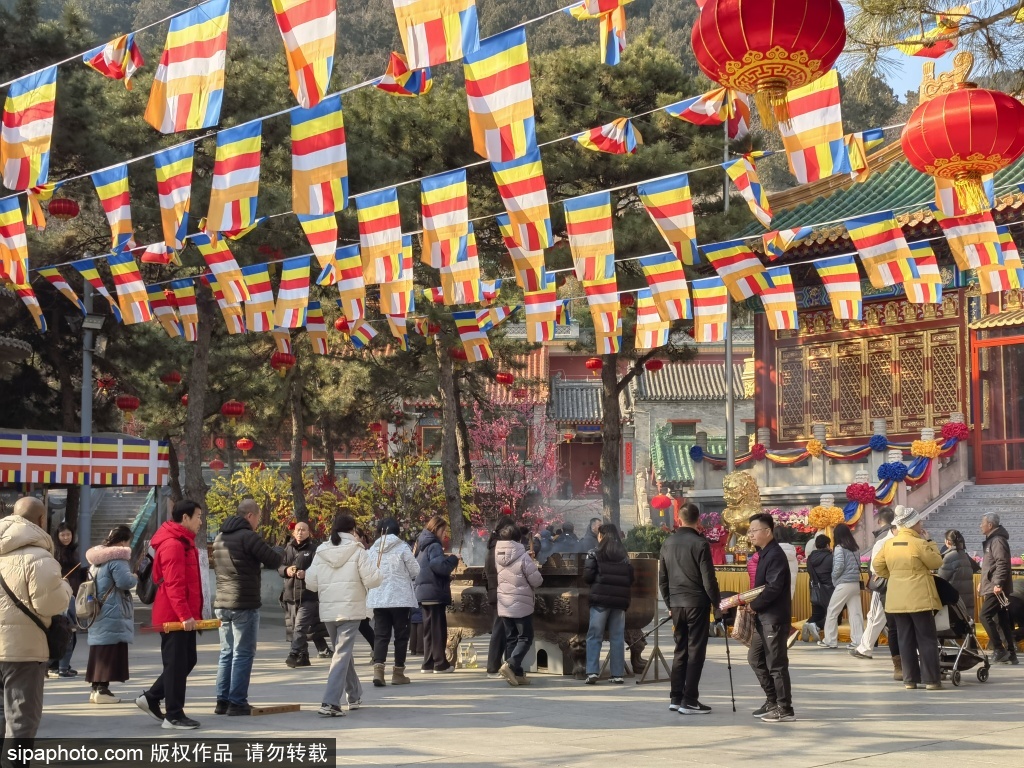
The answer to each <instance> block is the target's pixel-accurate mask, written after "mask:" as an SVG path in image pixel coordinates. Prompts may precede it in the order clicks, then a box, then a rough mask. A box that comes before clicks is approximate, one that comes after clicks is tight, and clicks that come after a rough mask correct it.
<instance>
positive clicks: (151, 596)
mask: <svg viewBox="0 0 1024 768" xmlns="http://www.w3.org/2000/svg"><path fill="white" fill-rule="evenodd" d="M155 558H156V550H155V549H153V548H152V547H150V548H149V549H148V550H147V551H146V554H144V555H143V556H142V560H140V561H139V570H138V571H137V573H136V575H137V576H138V577H139V583H138V585H136V587H135V594H136V595H138V597H139V602H140V603H142V604H143V605H152V604H153V601H154V600H156V589H157V587H159V586H160V585H161V584H162V583H163V581H164V580H163V579H160V581H153V561H154V559H155Z"/></svg>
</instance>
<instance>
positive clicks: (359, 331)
mask: <svg viewBox="0 0 1024 768" xmlns="http://www.w3.org/2000/svg"><path fill="white" fill-rule="evenodd" d="M348 335H349V338H350V339H351V340H352V346H353V347H355V348H356V349H364V348H365V347H366V345H367V344H369V343H370V342H371V341H373V339H374V338H375V337H376V336H377V332H376V331H375V330H373V326H371V325H370V324H369V323H368V322H366V321H365V320H356V321H355V322H354V323H352V326H351V329H350V330H349V334H348Z"/></svg>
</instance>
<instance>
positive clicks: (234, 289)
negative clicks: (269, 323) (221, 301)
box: [192, 232, 249, 304]
mask: <svg viewBox="0 0 1024 768" xmlns="http://www.w3.org/2000/svg"><path fill="white" fill-rule="evenodd" d="M192 242H193V243H195V245H196V247H197V248H199V252H200V253H201V254H202V255H203V259H204V260H205V261H206V265H207V266H208V267H209V268H210V271H211V272H213V275H214V277H215V278H216V279H217V282H218V283H219V284H220V286H221V289H222V290H223V291H224V298H225V299H226V300H227V301H228V303H229V304H241V303H242V302H243V301H248V300H249V290H248V289H247V288H246V287H245V278H244V277H242V271H241V270H240V269H239V268H238V262H237V261H235V257H234V256H233V255H232V253H231V249H230V248H228V244H227V243H225V242H224V241H223V240H217V241H214V240H212V239H211V237H210V236H209V235H208V234H206V233H204V232H199V233H197V234H196V235H194V236H193V238H192Z"/></svg>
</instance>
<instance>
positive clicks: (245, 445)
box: [235, 437, 256, 456]
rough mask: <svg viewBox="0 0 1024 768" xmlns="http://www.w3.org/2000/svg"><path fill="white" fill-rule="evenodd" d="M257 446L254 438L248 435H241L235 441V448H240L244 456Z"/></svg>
mask: <svg viewBox="0 0 1024 768" xmlns="http://www.w3.org/2000/svg"><path fill="white" fill-rule="evenodd" d="M255 446H256V443H254V442H253V441H252V439H251V438H248V437H241V438H239V439H238V440H237V441H236V442H235V448H237V449H238V450H240V451H241V452H242V455H243V456H248V455H249V451H251V450H252V449H253V448H254V447H255Z"/></svg>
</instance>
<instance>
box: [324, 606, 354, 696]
mask: <svg viewBox="0 0 1024 768" xmlns="http://www.w3.org/2000/svg"><path fill="white" fill-rule="evenodd" d="M324 623H325V624H326V625H327V632H328V634H330V636H331V640H332V642H333V643H334V656H332V657H331V670H330V672H328V673H327V689H326V690H325V691H324V698H323V703H324V704H332V705H334V706H336V707H340V706H341V694H342V691H344V692H345V693H346V694H347V695H348V703H349V704H352V703H353V702H356V701H359V699H360V698H362V695H363V687H362V686H361V685H360V684H359V675H358V674H356V666H355V663H354V660H353V658H352V650H353V647H354V646H355V642H356V635H358V634H359V622H358V621H327V622H324Z"/></svg>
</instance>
